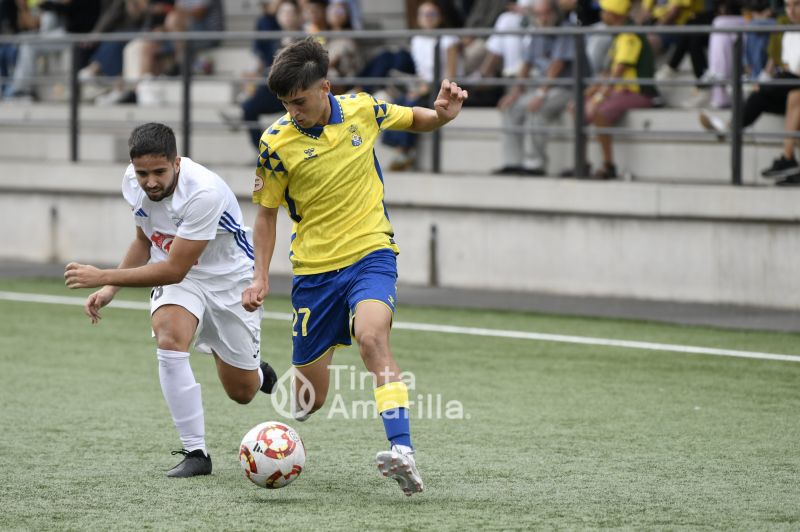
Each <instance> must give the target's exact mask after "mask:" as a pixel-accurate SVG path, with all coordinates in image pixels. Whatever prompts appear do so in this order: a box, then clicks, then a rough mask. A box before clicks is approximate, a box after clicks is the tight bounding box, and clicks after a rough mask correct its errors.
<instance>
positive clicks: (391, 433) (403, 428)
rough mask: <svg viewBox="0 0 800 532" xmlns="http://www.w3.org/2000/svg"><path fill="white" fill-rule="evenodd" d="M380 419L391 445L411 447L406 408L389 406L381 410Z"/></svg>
mask: <svg viewBox="0 0 800 532" xmlns="http://www.w3.org/2000/svg"><path fill="white" fill-rule="evenodd" d="M381 419H383V427H384V429H386V438H387V439H388V440H389V441H390V442H391V443H392V445H405V446H406V447H411V428H410V426H409V421H408V409H407V408H403V407H398V408H391V409H389V410H386V411H384V412H381Z"/></svg>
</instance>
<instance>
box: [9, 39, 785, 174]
mask: <svg viewBox="0 0 800 532" xmlns="http://www.w3.org/2000/svg"><path fill="white" fill-rule="evenodd" d="M788 31H792V32H794V31H800V25H774V26H762V25H757V26H747V25H745V26H735V27H724V28H717V27H714V26H618V27H605V28H597V27H591V26H590V27H552V28H538V27H529V28H525V29H518V30H505V31H502V32H496V31H494V30H492V29H455V28H448V29H442V30H358V31H355V30H354V31H338V32H330V31H327V32H320V33H317V34H315V35H316V36H318V37H321V38H334V37H340V38H341V37H349V38H352V39H356V40H368V41H369V40H373V41H375V42H380V43H382V44H389V43H391V42H392V41H398V40H407V39H408V38H410V37H412V36H414V35H423V36H430V37H439V38H441V37H443V36H448V35H453V36H457V37H489V36H491V35H499V34H503V35H532V34H536V35H570V36H572V38H573V39H574V40H575V49H576V50H585V46H584V43H585V38H586V36H588V35H594V34H606V35H615V34H617V33H638V34H643V35H644V34H672V35H676V34H677V35H684V34H711V33H727V34H734V35H735V39H734V49H733V54H732V55H733V65H732V67H733V68H732V75H731V78H730V79H714V80H709V81H704V82H703V83H704V85H706V86H714V85H731V86H732V94H731V125H730V132H729V138H730V148H731V150H730V165H731V183H732V184H734V185H741V184H742V147H743V139H744V134H743V131H742V129H743V128H742V118H743V117H742V109H743V84H747V83H751V84H754V83H756V82H755V81H747V80H743V63H742V46H743V44H742V43H743V36H744V35H745V34H747V33H773V32H788ZM307 35H308V34H306V33H305V32H260V31H247V32H241V31H240V32H225V31H221V32H185V33H163V32H151V33H141V32H125V33H123V32H118V33H106V34H93V33H90V34H67V35H60V36H52V37H51V36H48V37H47V38H46V42H48V43H63V44H64V45H66V46H69V48H70V51H71V60H70V65H71V66H70V69H69V87H70V98H69V138H70V150H69V152H70V159H71V160H72V161H73V162H76V161H79V159H80V157H79V155H80V144H79V139H80V130H81V120H80V113H79V108H80V92H81V84H80V81H79V79H78V62H77V59H78V57H79V55H78V54H79V45H80V43H86V42H97V43H99V42H107V41H114V42H119V41H132V40H134V39H139V40H149V41H183V42H184V43H186V46H185V50H186V51H185V53H184V55H183V61H182V65H181V80H182V99H181V130H182V139H183V145H182V150H181V152H182V154H183V155H186V156H189V155H190V153H191V137H192V105H191V103H192V102H191V87H192V81H193V73H192V65H193V63H194V59H195V53H194V50H193V47H192V43H193V42H194V41H199V40H205V41H207V40H218V41H226V42H231V41H233V42H238V41H241V42H243V43H247V45H248V46H249V44H250V43H251V42H252V41H255V40H279V39H282V38H284V37H291V38H300V37H305V36H307ZM43 40H44V39H43V38H42V37H41V36H39V35H37V34H18V35H0V44H2V43H15V44H36V43H38V42H42V41H43ZM439 51H440V50H439V43H438V42H437V44H436V49H435V52H434V79H435V80H438V79H441V78H442V74H441V72H442V65H441V62H440V57H441V54H440V53H439ZM588 70H589V67H588V65H587V61H586V57H585V55H584V54H582V53H579V54H577V55H576V60H575V64H574V68H573V73H572V78H571V79H557V80H547V81H545V80H544V79H543V78H541V77H540V78H534V77H531V78H528V79H525V80H517V79H508V78H482V79H478V80H476V79H471V78H456V79H455V80H454V81H456V82H457V83H460V84H466V85H468V86H476V85H478V86H480V85H483V86H511V85H526V86H530V87H535V86H539V85H542V84H544V83H547V84H548V85H560V86H568V87H571V88H572V89H573V94H574V99H573V109H574V112H573V121H572V127H571V128H557V127H536V128H533V127H524V128H480V129H479V131H482V132H485V131H509V130H513V131H519V132H521V133H532V132H544V133H553V134H562V135H563V134H566V135H569V136H572V137H573V138H574V152H573V162H574V167H575V169H576V173H577V174H578V175H579V176H582V175H581V174H582V173H583V169H585V168H586V146H587V139H588V137H589V135H590V134H593V133H594V134H597V133H600V134H608V135H613V136H631V135H636V136H638V135H650V134H659V135H665V134H666V135H670V134H672V135H675V136H676V137H677V138H681V139H685V138H686V137H687V135H689V136H698V138H710V137H715V135H714V134H712V133H700V132H686V131H671V130H656V129H648V130H637V129H626V128H617V127H612V128H597V127H594V126H587V125H585V124H584V122H585V118H586V112H585V111H586V110H585V106H584V98H583V97H582V95H583V92H584V89H585V88H586V87H587V86H589V85H591V84H617V83H631V81H632V80H630V79H614V78H597V77H593V76H591V75H589V71H588ZM213 79H220V78H219V77H214V78H213ZM222 79H229V80H231V81H233V79H232V78H230V77H227V78H222ZM237 79H238V78H237ZM331 81H332V82H333V83H334V84H353V85H354V84H361V83H364V84H372V85H388V84H392V85H398V84H411V83H418V82H420V81H421V80H420V79H419V78H416V77H409V78H399V79H398V78H358V77H348V78H331ZM636 82H637V83H638V84H640V85H656V86H661V85H663V86H694V85H696V84H697V81H696V80H669V81H660V80H659V81H656V80H654V79H639V80H636ZM758 84H759V85H765V86H766V85H787V84H791V85H795V84H796V83H793V82H792V81H791V80H771V81H768V82H762V81H759V82H758ZM433 97H435V93H434V94H433V95H432V98H433ZM448 129H450V130H452V131H475V130H476V128H468V127H456V126H454V127H451V128H448ZM432 135H433V149H432V154H431V157H432V159H431V166H432V169H433V172H435V173H439V172H441V135H442V130H437V131H435V132H433V133H432ZM778 137H780V138H784V137H797V138H800V133H797V132H795V133H790V132H781V133H778V132H751V133H748V138H750V139H753V140H757V139H761V138H778ZM582 177H586V176H582Z"/></svg>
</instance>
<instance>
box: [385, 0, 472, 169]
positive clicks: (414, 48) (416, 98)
mask: <svg viewBox="0 0 800 532" xmlns="http://www.w3.org/2000/svg"><path fill="white" fill-rule="evenodd" d="M417 27H418V28H420V29H424V30H432V29H438V28H447V27H451V26H450V22H449V21H448V20H446V19H445V18H444V15H443V13H442V10H441V9H440V7H439V4H438V3H437V2H433V1H426V2H423V3H422V4H420V6H419V9H418V10H417ZM437 40H439V50H440V62H441V65H442V69H443V72H442V74H443V76H440V77H444V78H447V79H453V78H455V77H457V76H460V75H462V73H463V65H462V62H461V57H460V51H461V50H460V47H461V41H460V40H459V38H458V37H455V36H452V35H446V36H444V37H442V38H441V39H437V38H436V37H427V36H423V35H415V36H413V37H412V38H411V57H412V58H413V59H414V68H415V71H416V74H417V76H418V77H419V78H420V79H421V80H422V81H421V82H420V83H419V84H418V85H417V86H415V87H412V88H411V89H410V90H408V91H407V92H406V94H405V95H404V96H403V97H401V98H398V99H397V100H396V101H395V102H394V103H396V104H399V105H405V106H408V107H413V106H414V105H417V104H418V103H421V102H423V101H424V100H425V99H426V98H428V97H429V96H430V90H431V87H432V83H433V80H434V51H435V49H436V42H437ZM383 143H384V144H386V145H388V146H392V147H394V148H396V149H397V154H396V156H395V158H394V159H393V160H392V162H391V164H390V165H389V168H390V169H391V170H394V171H402V170H408V169H410V168H411V167H412V166H413V164H414V157H413V155H414V154H413V151H414V146H415V144H416V136H415V135H414V134H412V133H408V132H406V131H392V130H388V131H386V132H384V135H383Z"/></svg>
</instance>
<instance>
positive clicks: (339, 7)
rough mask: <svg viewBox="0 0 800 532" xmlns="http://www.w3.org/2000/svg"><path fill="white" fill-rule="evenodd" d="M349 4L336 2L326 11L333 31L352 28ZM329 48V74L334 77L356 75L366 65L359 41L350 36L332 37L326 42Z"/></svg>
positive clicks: (329, 25)
mask: <svg viewBox="0 0 800 532" xmlns="http://www.w3.org/2000/svg"><path fill="white" fill-rule="evenodd" d="M348 10H349V7H348V4H347V3H345V2H336V3H331V4H329V5H328V8H327V11H326V13H325V16H326V19H327V22H328V28H329V29H330V30H331V31H344V30H350V29H352V26H351V24H350V12H349V11H348ZM325 47H326V48H327V49H328V58H329V59H330V66H329V68H328V75H329V76H330V77H332V78H337V77H352V76H355V75H356V74H357V73H358V72H359V71H360V70H361V69H362V68H363V67H364V58H363V57H362V55H361V50H360V49H359V47H358V43H356V41H355V40H354V39H352V38H350V37H332V38H330V39H328V42H327V43H325Z"/></svg>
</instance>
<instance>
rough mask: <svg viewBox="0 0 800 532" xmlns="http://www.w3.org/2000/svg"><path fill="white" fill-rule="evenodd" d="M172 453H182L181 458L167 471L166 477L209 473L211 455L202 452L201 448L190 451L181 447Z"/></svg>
mask: <svg viewBox="0 0 800 532" xmlns="http://www.w3.org/2000/svg"><path fill="white" fill-rule="evenodd" d="M172 454H182V455H183V460H182V461H181V463H179V464H178V465H176V466H175V467H173V468H172V469H170V470H169V471H167V476H168V477H173V478H188V477H194V476H197V475H210V474H211V455H209V454H206V453H204V452H203V450H202V449H195V450H194V451H191V452H189V451H187V450H186V449H181V450H180V451H172Z"/></svg>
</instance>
